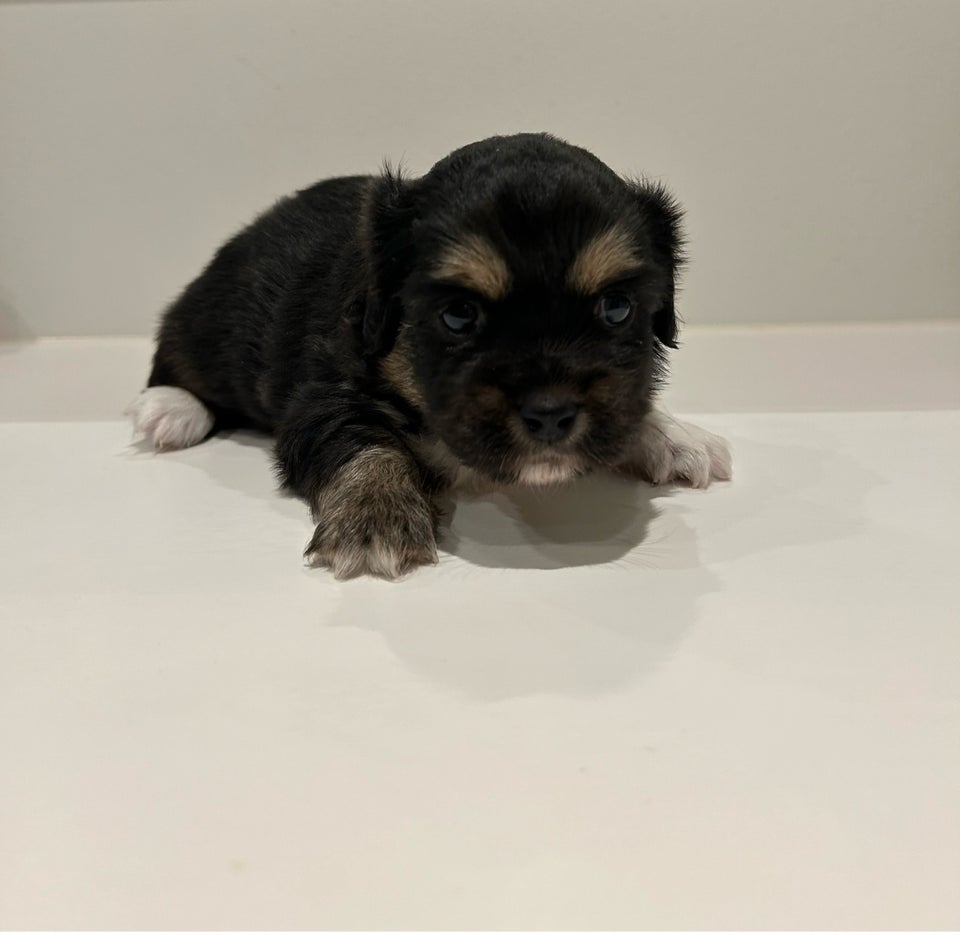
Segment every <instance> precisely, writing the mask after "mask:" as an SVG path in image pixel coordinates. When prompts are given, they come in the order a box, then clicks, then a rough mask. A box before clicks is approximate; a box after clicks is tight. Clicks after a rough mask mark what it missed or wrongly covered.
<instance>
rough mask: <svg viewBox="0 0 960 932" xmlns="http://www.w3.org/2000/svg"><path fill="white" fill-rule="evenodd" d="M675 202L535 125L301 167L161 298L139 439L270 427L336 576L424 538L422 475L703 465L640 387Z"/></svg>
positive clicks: (670, 314)
mask: <svg viewBox="0 0 960 932" xmlns="http://www.w3.org/2000/svg"><path fill="white" fill-rule="evenodd" d="M679 223H680V210H679V208H678V207H677V205H676V203H675V202H674V201H673V199H672V198H671V197H670V196H669V195H668V194H667V193H666V192H665V191H664V190H663V189H662V188H661V187H659V186H656V185H649V184H644V183H634V182H630V181H625V180H623V179H621V178H620V177H618V176H617V175H616V174H615V173H614V172H613V171H611V170H610V169H609V168H607V166H606V165H604V164H603V163H602V162H601V161H599V160H598V159H597V158H595V157H594V156H593V155H591V154H590V153H589V152H587V151H585V150H583V149H579V148H575V147H573V146H570V145H567V144H566V143H563V142H561V141H559V140H557V139H555V138H553V137H550V136H546V135H520V136H509V137H497V138H493V139H488V140H485V141H483V142H478V143H475V144H473V145H470V146H466V147H465V148H463V149H459V150H458V151H456V152H454V153H453V154H452V155H450V156H448V157H447V158H445V159H443V160H442V161H441V162H439V163H438V164H437V165H435V166H434V167H433V168H432V169H431V170H430V172H428V173H427V174H426V175H425V176H424V177H422V178H418V179H406V178H402V177H399V176H398V175H396V174H393V173H391V172H389V171H388V172H386V173H385V174H384V175H383V176H381V177H367V176H363V177H350V178H335V179H331V180H328V181H322V182H320V183H319V184H316V185H314V186H313V187H311V188H307V189H306V190H304V191H301V192H299V193H298V194H296V195H295V196H293V197H290V198H287V199H284V200H282V201H280V202H279V203H278V204H277V205H276V206H275V207H273V208H272V209H271V210H269V211H268V212H267V213H265V214H263V215H262V216H261V217H259V218H258V219H257V220H255V221H254V222H253V223H252V224H251V225H250V226H249V227H247V228H246V229H245V230H243V231H242V232H240V233H239V234H238V235H237V236H235V237H234V238H233V239H231V240H230V241H229V242H228V243H227V244H226V245H225V246H223V247H222V248H221V249H220V251H219V252H218V253H217V254H216V256H215V257H214V258H213V260H212V261H211V263H210V264H209V265H208V266H207V268H206V269H205V270H204V272H203V273H202V274H201V275H200V277H199V278H197V279H196V280H195V281H194V282H193V283H192V284H190V285H189V286H188V287H187V289H186V291H184V293H183V294H182V295H181V296H180V298H179V299H178V300H177V301H176V302H175V303H174V304H173V305H172V306H171V307H170V308H169V310H168V311H167V312H166V314H165V316H164V318H163V322H162V325H161V327H160V332H159V339H158V345H157V351H156V355H155V357H154V363H153V371H152V372H151V374H150V379H149V383H148V388H147V389H146V390H145V391H144V392H143V393H142V394H141V395H140V397H139V398H138V399H137V401H136V402H135V403H134V405H133V408H132V414H133V417H134V421H135V425H136V427H137V428H138V429H139V430H140V431H141V432H143V433H144V434H146V435H147V437H148V438H149V439H150V440H151V441H152V442H153V444H154V446H155V447H156V448H157V449H177V448H181V447H186V446H190V445H191V444H195V443H198V442H200V441H201V440H203V439H204V437H206V436H207V435H208V434H209V433H210V432H211V431H212V430H213V429H215V428H216V427H217V426H240V425H250V426H254V427H258V428H262V429H263V430H267V431H270V432H272V433H273V434H274V435H275V436H276V461H277V470H278V472H279V475H280V477H281V479H282V482H283V484H284V485H285V486H287V487H288V488H290V489H292V490H293V491H294V492H295V493H296V494H297V495H299V496H301V497H302V498H303V499H305V500H306V501H307V502H308V503H309V505H310V507H311V508H312V510H313V516H314V518H315V520H316V523H317V528H316V532H315V534H314V535H313V539H312V540H311V541H310V543H309V545H308V547H307V551H306V553H307V555H308V556H309V557H310V559H311V560H312V561H313V562H315V563H321V564H324V565H327V566H330V567H332V569H333V571H334V572H335V573H336V575H337V576H340V577H347V576H353V575H357V574H361V573H373V574H377V575H382V576H388V577H394V576H398V575H400V574H402V573H404V572H405V571H407V570H409V569H411V568H412V567H414V566H417V565H419V564H425V563H432V562H435V561H436V558H437V557H436V553H437V552H436V537H435V535H436V530H437V515H438V510H437V506H436V496H437V495H438V493H440V492H441V491H442V490H443V489H445V488H448V487H450V486H452V485H457V484H461V483H464V482H469V483H478V482H489V483H493V484H510V483H526V484H532V485H539V484H545V483H552V482H559V481H563V480H567V479H570V478H572V477H574V476H577V475H579V474H582V473H585V472H587V471H589V470H591V469H595V468H598V467H601V468H606V469H612V470H616V471H620V472H623V473H627V474H630V475H634V476H637V477H640V478H643V479H646V480H648V481H651V482H658V483H659V482H667V481H670V480H674V479H680V480H685V481H687V482H689V483H690V484H691V485H693V486H705V485H707V484H708V483H709V482H710V480H711V479H725V478H728V477H729V475H730V459H729V453H728V452H727V448H726V445H725V444H724V442H723V441H722V440H720V439H719V438H717V437H714V436H712V435H710V434H707V433H706V432H704V431H702V430H699V429H698V428H695V427H692V426H690V425H686V424H682V423H680V422H678V421H676V420H674V419H673V418H671V417H670V416H669V415H668V414H666V412H664V411H663V410H662V409H659V408H657V407H656V406H655V405H654V403H653V397H654V394H655V392H656V389H657V386H658V385H659V384H660V382H661V381H662V379H663V377H664V365H665V347H673V346H675V341H676V336H677V319H676V315H675V312H674V285H675V281H676V277H677V271H678V266H679V263H680V245H681V243H680V240H681V237H680V230H679Z"/></svg>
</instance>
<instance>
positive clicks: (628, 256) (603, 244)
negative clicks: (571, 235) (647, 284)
mask: <svg viewBox="0 0 960 932" xmlns="http://www.w3.org/2000/svg"><path fill="white" fill-rule="evenodd" d="M639 265H641V262H640V259H639V257H638V256H637V253H636V249H635V248H634V245H633V237H631V236H630V234H629V233H628V232H627V231H626V230H625V229H623V227H610V228H609V229H608V230H604V231H603V232H602V233H600V234H598V235H597V236H595V237H594V238H593V239H592V240H590V242H588V243H587V244H586V245H585V246H584V247H583V248H582V249H581V250H580V252H579V253H578V254H577V257H576V258H575V259H574V260H573V262H572V263H571V265H570V268H569V269H568V270H567V285H568V287H569V288H571V289H572V290H573V291H578V292H580V293H581V294H588V295H589V294H595V293H596V292H598V291H600V290H601V289H602V288H603V286H604V285H608V284H610V283H611V282H614V281H616V280H617V279H618V278H619V277H621V276H623V275H626V274H627V273H628V272H631V271H633V270H635V269H636V268H637V266H639Z"/></svg>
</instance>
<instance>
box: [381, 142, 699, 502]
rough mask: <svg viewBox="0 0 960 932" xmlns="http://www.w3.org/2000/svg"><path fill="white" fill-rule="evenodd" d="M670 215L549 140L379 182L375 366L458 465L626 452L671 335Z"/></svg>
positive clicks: (518, 468) (506, 477)
mask: <svg viewBox="0 0 960 932" xmlns="http://www.w3.org/2000/svg"><path fill="white" fill-rule="evenodd" d="M679 220H680V212H679V209H678V208H677V206H676V204H675V203H674V202H673V200H672V199H671V198H670V197H669V195H667V194H666V192H664V191H663V190H662V189H661V188H659V187H652V186H649V185H644V184H635V183H631V182H626V181H624V180H622V179H621V178H619V177H618V176H617V175H616V174H614V172H612V171H611V170H610V169H609V168H607V167H606V166H605V165H604V164H603V163H602V162H600V161H599V160H598V159H597V158H595V157H594V156H592V155H591V154H590V153H588V152H586V151H585V150H583V149H578V148H575V147H573V146H569V145H567V144H565V143H562V142H560V141H559V140H556V139H553V138H552V137H549V136H540V135H524V136H513V137H502V138H494V139H489V140H486V141H484V142H480V143H476V144H474V145H471V146H467V147H466V148H464V149H460V150H458V151H457V152H454V153H453V154H452V155H450V156H448V157H447V158H445V159H444V160H443V161H441V162H439V163H438V164H437V165H436V166H434V168H433V169H432V170H431V171H430V172H429V173H428V174H427V175H426V176H424V177H423V178H421V179H418V180H415V181H401V180H399V179H397V178H395V177H388V178H387V179H385V181H384V182H383V189H382V193H381V198H380V201H379V203H378V204H377V207H376V215H375V219H374V227H373V241H374V245H373V250H374V256H375V261H376V264H377V274H376V278H377V294H378V298H377V300H374V301H372V302H371V307H370V308H369V310H368V312H367V319H366V320H365V322H364V330H365V337H366V340H367V344H368V350H370V351H371V352H373V353H375V354H377V355H380V356H381V362H380V366H381V372H382V373H383V375H384V377H385V378H386V379H387V380H388V381H389V382H391V383H392V384H393V386H394V388H395V389H396V390H397V391H399V392H401V393H402V394H404V395H405V396H406V397H407V399H408V400H409V401H410V402H411V403H412V404H413V405H415V406H416V407H417V408H418V409H419V410H420V411H421V413H422V416H423V419H424V422H425V424H426V426H427V428H428V429H429V430H430V432H431V433H432V434H434V435H435V436H437V437H438V438H439V439H440V440H441V441H443V442H444V443H445V444H446V446H447V447H449V449H450V450H451V451H452V452H453V453H454V455H455V456H456V457H457V458H458V460H459V461H460V462H461V463H463V464H464V465H466V466H469V467H471V468H472V469H474V470H476V471H478V472H479V473H481V474H482V475H484V476H486V477H487V478H490V479H493V480H495V481H498V482H524V483H531V484H541V483H545V482H553V481H558V480H562V479H566V478H569V477H571V476H573V475H576V474H578V473H580V472H584V471H586V470H588V469H589V468H590V467H591V466H593V465H596V464H606V465H612V464H615V463H616V462H617V461H618V460H620V459H622V458H623V457H624V455H625V454H626V452H627V450H628V448H629V446H630V444H631V441H632V440H633V437H634V436H635V433H636V431H637V429H638V426H639V424H640V422H641V421H642V419H643V417H644V415H645V414H646V413H647V411H648V409H649V405H650V398H651V393H652V391H653V390H654V388H655V386H656V384H657V380H658V378H659V376H660V373H661V367H662V364H663V346H674V345H675V339H676V332H677V324H676V317H675V314H674V306H673V299H674V282H675V276H676V273H677V268H678V265H679V261H680V259H679V250H680V232H679Z"/></svg>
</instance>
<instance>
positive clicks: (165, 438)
mask: <svg viewBox="0 0 960 932" xmlns="http://www.w3.org/2000/svg"><path fill="white" fill-rule="evenodd" d="M126 413H127V414H129V415H130V417H131V418H132V419H133V429H134V431H135V432H136V433H137V434H142V435H143V436H145V437H146V438H147V439H148V440H149V441H150V442H151V443H152V444H153V446H154V448H155V449H157V450H182V449H183V448H184V447H191V446H193V445H194V444H195V443H199V442H200V441H201V440H203V438H204V437H206V436H207V434H209V433H210V430H211V428H212V427H213V415H212V414H211V413H210V410H209V409H208V408H207V406H206V405H205V404H204V403H203V402H202V401H200V399H199V398H197V396H196V395H191V394H190V392H188V391H187V390H186V389H183V388H174V387H173V386H172V385H157V386H155V387H154V388H147V389H144V390H143V391H142V392H140V394H139V395H138V396H137V399H136V400H135V401H134V402H133V404H131V405H130V407H129V408H127V411H126Z"/></svg>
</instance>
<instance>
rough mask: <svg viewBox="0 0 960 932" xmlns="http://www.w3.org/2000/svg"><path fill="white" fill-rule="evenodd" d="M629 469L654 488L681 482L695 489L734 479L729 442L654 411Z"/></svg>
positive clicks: (645, 425)
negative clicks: (732, 477)
mask: <svg viewBox="0 0 960 932" xmlns="http://www.w3.org/2000/svg"><path fill="white" fill-rule="evenodd" d="M628 469H630V471H637V472H639V473H640V474H641V475H642V476H643V478H645V479H646V480H647V481H649V482H652V483H653V484H654V485H661V484H663V483H667V482H678V481H680V482H688V483H689V484H690V485H691V486H692V487H693V488H695V489H705V488H706V487H707V486H708V485H710V483H711V482H712V481H714V480H718V481H719V480H724V479H729V478H730V477H731V476H732V475H733V465H732V462H731V458H730V448H729V447H728V446H727V442H726V440H724V439H723V438H722V437H718V436H717V435H716V434H711V433H710V432H709V431H706V430H704V429H703V428H702V427H697V426H695V425H694V424H688V423H686V422H685V421H678V420H677V419H676V418H675V417H673V416H672V415H670V414H668V413H667V412H666V411H664V410H663V409H662V408H655V409H654V410H653V411H651V412H650V414H649V415H648V416H647V418H646V420H645V421H644V423H643V428H642V430H641V433H640V438H639V441H638V443H637V446H636V448H635V449H634V452H633V456H632V457H631V461H630V463H629V464H628Z"/></svg>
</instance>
